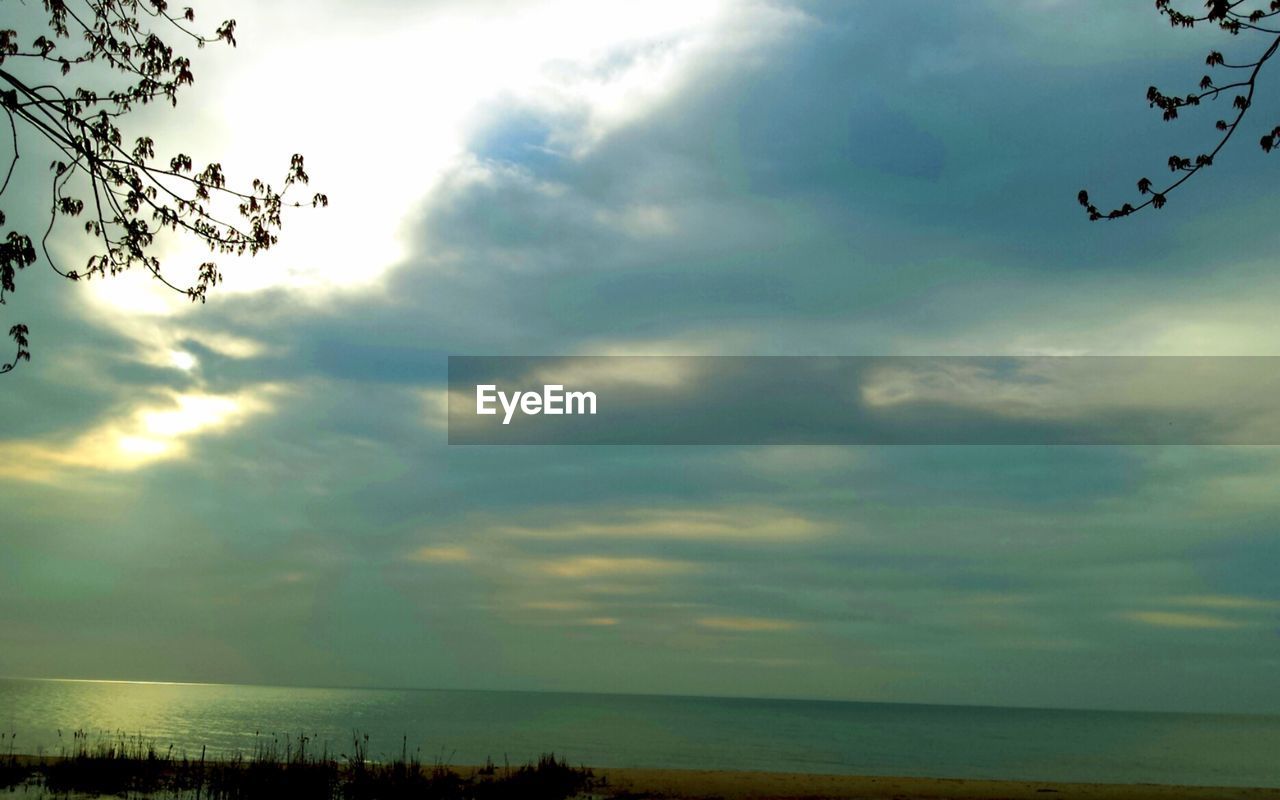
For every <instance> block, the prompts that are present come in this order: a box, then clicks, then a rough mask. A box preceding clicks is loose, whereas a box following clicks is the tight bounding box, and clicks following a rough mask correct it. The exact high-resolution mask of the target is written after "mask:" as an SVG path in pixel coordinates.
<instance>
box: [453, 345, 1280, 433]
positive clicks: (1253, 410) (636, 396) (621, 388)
mask: <svg viewBox="0 0 1280 800" xmlns="http://www.w3.org/2000/svg"><path fill="white" fill-rule="evenodd" d="M448 421H449V443H450V444H460V445H465V444H612V445H620V444H628V445H633V444H640V445H645V444H647V445H653V444H665V445H671V444H684V445H691V444H692V445H751V444H757V445H758V444H805V445H817V444H846V445H847V444H866V445H937V444H947V445H1050V444H1052V445H1063V444H1072V445H1080V444H1107V445H1118V444H1119V445H1131V444H1199V445H1203V444H1229V445H1240V444H1280V357H1270V356H1241V357H1210V356H1205V357H1199V356H1185V357H1184V356H1175V357H1145V356H1044V357H1041V356H1033V357H1002V356H972V357H971V356H963V357H961V356H943V357H931V356H930V357H925V356H920V357H916V356H904V357H898V356H884V357H880V356H834V357H771V356H451V357H450V358H449V391H448Z"/></svg>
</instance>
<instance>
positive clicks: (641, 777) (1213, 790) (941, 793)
mask: <svg viewBox="0 0 1280 800" xmlns="http://www.w3.org/2000/svg"><path fill="white" fill-rule="evenodd" d="M595 772H596V775H597V776H599V777H602V778H604V779H605V780H606V786H605V787H602V788H603V791H602V792H601V794H603V795H604V796H613V797H626V798H645V797H653V798H671V799H673V800H674V799H675V798H680V799H681V800H695V799H700V798H721V800H784V798H785V799H786V800H799V798H833V799H835V798H838V799H839V800H854V799H855V798H867V800H872V799H873V798H874V799H876V800H878V799H879V798H892V799H893V800H914V799H915V798H921V799H922V800H923V798H931V799H940V798H956V799H957V800H997V798H998V799H999V800H1024V799H1025V800H1031V799H1032V798H1034V799H1035V800H1044V799H1045V798H1050V797H1051V798H1055V799H1056V800H1068V798H1089V800H1130V798H1132V799H1133V800H1138V798H1142V799H1143V800H1161V799H1164V800H1236V799H1237V798H1241V799H1242V798H1250V799H1251V800H1262V799H1263V798H1280V788H1274V789H1252V788H1234V787H1204V786H1158V785H1150V784H1134V785H1116V784H1094V783H1051V782H1045V781H994V780H961V779H947V778H894V777H869V776H855V775H812V774H803V773H779V772H716V771H709V770H706V771H704V770H656V769H600V770H596V771H595Z"/></svg>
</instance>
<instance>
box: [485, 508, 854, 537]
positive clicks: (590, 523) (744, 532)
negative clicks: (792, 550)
mask: <svg viewBox="0 0 1280 800" xmlns="http://www.w3.org/2000/svg"><path fill="white" fill-rule="evenodd" d="M567 517H568V518H560V517H556V518H552V519H550V520H548V521H546V522H543V523H541V524H539V525H536V526H532V525H498V526H497V527H495V528H494V529H493V530H494V532H495V533H498V534H501V535H504V536H513V537H519V538H526V537H528V538H540V539H586V540H591V541H601V540H605V539H636V540H641V541H648V542H653V541H660V540H663V539H684V540H700V541H730V542H733V541H740V542H788V541H794V540H797V539H808V538H812V537H814V536H819V535H822V534H823V533H826V532H828V531H830V530H831V525H830V524H828V523H823V522H818V521H815V520H812V519H808V518H806V517H804V516H803V515H800V514H796V513H794V512H788V511H785V510H781V509H775V508H768V507H758V506H742V507H736V508H725V509H649V508H646V509H620V510H616V511H607V512H603V513H602V512H586V513H583V512H576V511H571V512H570V513H569V514H568V515H567ZM582 517H586V518H585V519H583V518H582Z"/></svg>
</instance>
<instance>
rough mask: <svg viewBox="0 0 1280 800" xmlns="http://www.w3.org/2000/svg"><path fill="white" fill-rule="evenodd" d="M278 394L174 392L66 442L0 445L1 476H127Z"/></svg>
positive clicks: (262, 407) (259, 409) (181, 452)
mask: <svg viewBox="0 0 1280 800" xmlns="http://www.w3.org/2000/svg"><path fill="white" fill-rule="evenodd" d="M276 393H277V390H276V389H275V388H274V387H271V386H260V387H257V388H254V389H250V390H244V391H241V392H238V393H236V394H223V395H218V394H203V393H186V394H179V393H174V394H172V395H171V396H170V397H169V399H168V401H167V402H164V403H150V404H146V405H139V406H136V407H134V408H132V409H130V410H129V411H127V412H126V413H125V414H123V415H122V416H121V417H120V418H117V419H112V420H108V421H105V422H103V423H101V424H99V425H97V426H95V427H93V428H91V429H89V430H87V431H85V432H84V433H81V434H80V435H78V436H75V437H74V438H72V439H70V440H69V441H65V442H52V441H8V442H0V475H3V476H6V477H10V478H16V479H21V480H32V481H52V480H56V479H58V478H59V477H61V476H62V475H64V474H65V473H66V472H67V471H69V470H88V471H95V472H128V471H132V470H136V469H139V468H141V467H145V466H147V465H149V464H151V463H154V462H157V461H164V460H169V459H176V458H181V457H183V456H185V455H186V453H187V448H188V444H189V442H190V440H191V439H193V438H194V437H196V436H198V435H204V434H209V433H216V432H220V431H223V430H227V429H229V428H232V427H234V426H236V425H239V424H240V423H242V422H244V421H245V420H246V419H248V418H249V417H251V416H254V415H256V414H260V413H263V412H265V411H266V410H268V409H269V408H270V407H271V402H270V401H271V397H272V396H273V395H274V394H276Z"/></svg>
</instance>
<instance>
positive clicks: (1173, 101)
mask: <svg viewBox="0 0 1280 800" xmlns="http://www.w3.org/2000/svg"><path fill="white" fill-rule="evenodd" d="M1169 3H1170V0H1156V10H1157V11H1158V12H1159V13H1160V14H1163V15H1164V16H1166V17H1167V18H1168V19H1169V24H1171V25H1172V26H1173V27H1175V28H1193V27H1195V26H1196V25H1197V24H1200V23H1210V24H1214V25H1217V26H1218V27H1219V28H1221V29H1222V30H1224V31H1226V32H1227V33H1230V34H1231V35H1232V36H1239V35H1240V34H1241V33H1242V32H1247V33H1254V34H1260V35H1262V36H1263V37H1265V38H1266V40H1267V42H1268V43H1267V45H1266V47H1265V48H1264V49H1263V50H1262V51H1261V54H1260V55H1259V56H1258V57H1257V58H1256V59H1255V60H1253V61H1247V62H1244V63H1241V64H1228V63H1227V62H1226V59H1225V58H1224V57H1223V55H1222V53H1220V52H1218V51H1217V50H1214V51H1211V52H1210V53H1209V55H1208V57H1207V58H1206V59H1205V64H1207V65H1208V66H1209V68H1210V69H1214V68H1218V67H1221V68H1222V69H1225V70H1231V71H1233V74H1238V75H1241V76H1242V77H1241V78H1240V79H1239V80H1232V81H1230V82H1227V83H1223V84H1221V85H1220V84H1218V83H1215V82H1214V80H1213V78H1212V77H1210V76H1209V75H1205V76H1204V77H1203V78H1201V79H1200V89H1199V91H1198V92H1192V93H1191V94H1188V95H1185V96H1180V95H1169V94H1165V93H1164V92H1162V91H1160V90H1159V89H1157V88H1156V87H1154V86H1152V87H1151V88H1149V89H1147V102H1148V103H1149V104H1150V105H1151V107H1152V108H1157V109H1160V112H1161V115H1162V117H1163V118H1164V121H1165V122H1171V121H1173V120H1176V119H1177V118H1178V109H1180V108H1184V107H1186V106H1198V105H1200V102H1201V101H1202V100H1216V99H1218V97H1219V96H1220V95H1222V94H1223V93H1225V92H1234V93H1235V97H1234V98H1233V99H1232V101H1231V107H1232V109H1233V110H1234V114H1233V115H1232V116H1231V117H1230V118H1228V119H1220V120H1218V121H1217V124H1216V128H1217V130H1218V131H1219V132H1220V133H1221V136H1220V137H1219V138H1218V140H1217V143H1216V145H1215V146H1214V147H1213V149H1211V150H1209V151H1207V152H1204V153H1201V154H1199V155H1197V156H1195V157H1194V158H1190V157H1187V156H1182V155H1177V154H1175V155H1172V156H1170V157H1169V162H1168V163H1169V169H1170V170H1171V171H1172V172H1174V173H1175V174H1177V173H1181V174H1180V176H1179V177H1178V178H1176V179H1175V180H1173V182H1172V183H1169V184H1168V185H1167V186H1165V187H1164V188H1162V189H1156V188H1154V184H1153V183H1152V181H1151V179H1150V178H1142V179H1141V180H1139V181H1138V193H1139V194H1140V195H1143V196H1145V197H1146V198H1147V199H1146V200H1144V201H1143V202H1142V203H1140V204H1138V205H1136V206H1135V205H1133V204H1132V203H1125V204H1124V205H1123V206H1120V207H1119V208H1115V209H1112V210H1111V211H1105V212H1104V211H1101V210H1099V209H1098V207H1097V206H1095V205H1094V204H1093V203H1091V202H1090V200H1089V193H1088V192H1086V191H1084V190H1083V189H1082V190H1081V191H1080V194H1079V196H1078V198H1077V199H1078V200H1079V201H1080V205H1082V206H1084V209H1085V212H1086V213H1087V214H1088V215H1089V219H1091V220H1100V219H1119V218H1120V217H1127V216H1129V215H1130V214H1133V213H1135V212H1137V211H1141V210H1142V209H1144V208H1146V207H1148V206H1151V207H1153V208H1162V207H1163V206H1164V204H1165V202H1166V201H1167V198H1168V195H1169V193H1170V192H1172V191H1173V190H1174V189H1177V188H1178V187H1179V186H1181V185H1182V184H1184V183H1186V182H1187V181H1188V180H1190V179H1191V177H1192V176H1193V175H1195V174H1196V173H1198V172H1199V171H1200V170H1202V169H1204V168H1205V167H1209V166H1212V165H1213V161H1214V159H1215V158H1217V156H1218V153H1219V152H1221V150H1222V148H1223V147H1225V146H1226V144H1227V142H1229V141H1231V137H1232V136H1233V135H1235V132H1236V130H1237V129H1238V128H1239V127H1240V122H1241V121H1242V120H1243V119H1244V116H1245V114H1247V113H1248V111H1249V108H1250V107H1251V106H1252V105H1253V95H1254V91H1255V89H1256V88H1257V82H1258V75H1259V74H1260V73H1261V72H1262V69H1263V67H1264V66H1266V64H1267V62H1269V61H1270V60H1271V58H1272V56H1274V55H1275V54H1276V50H1277V49H1280V27H1277V24H1280V20H1276V21H1275V22H1272V20H1273V19H1274V18H1275V17H1276V16H1277V15H1278V14H1280V0H1271V1H1270V2H1269V3H1268V4H1267V9H1268V10H1265V11H1264V10H1263V9H1262V8H1261V7H1258V5H1257V4H1256V3H1248V2H1247V1H1246V0H1235V1H1234V2H1232V1H1231V0H1207V1H1206V2H1205V4H1204V6H1205V9H1206V11H1205V13H1204V14H1203V15H1201V16H1194V15H1191V14H1184V13H1182V12H1180V11H1177V10H1176V9H1174V8H1172V7H1171V6H1170V5H1169ZM1277 143H1280V125H1278V126H1276V127H1275V128H1274V129H1272V131H1271V132H1270V133H1268V134H1266V135H1265V136H1263V137H1262V140H1261V142H1260V144H1261V146H1262V150H1263V152H1267V153H1270V152H1271V151H1272V150H1273V149H1275V147H1276V145H1277Z"/></svg>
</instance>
